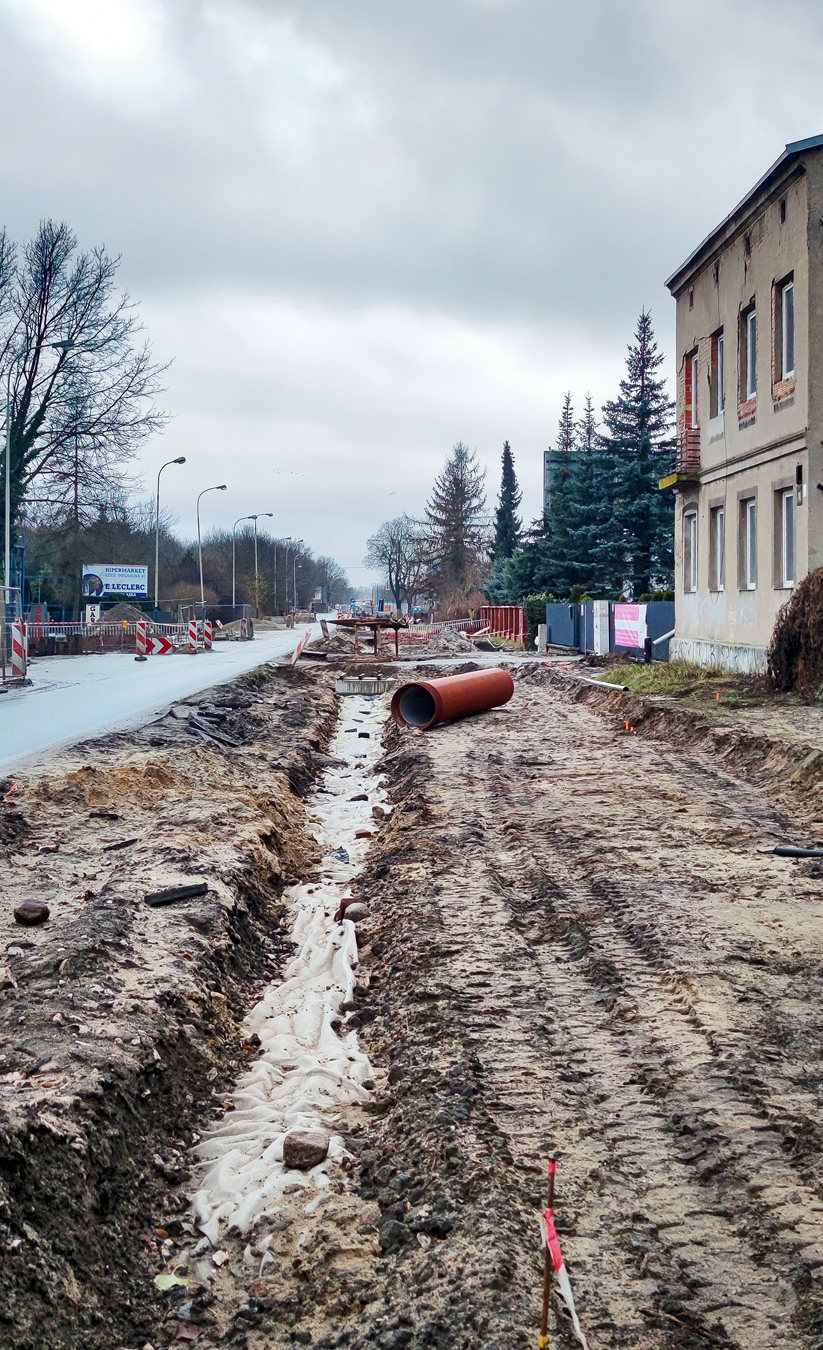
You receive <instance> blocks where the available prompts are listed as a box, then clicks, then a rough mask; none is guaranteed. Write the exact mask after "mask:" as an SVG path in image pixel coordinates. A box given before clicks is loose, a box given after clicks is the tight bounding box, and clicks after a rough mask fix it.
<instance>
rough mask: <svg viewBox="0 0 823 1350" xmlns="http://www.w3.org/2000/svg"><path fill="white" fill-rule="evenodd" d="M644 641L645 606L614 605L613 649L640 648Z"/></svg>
mask: <svg viewBox="0 0 823 1350" xmlns="http://www.w3.org/2000/svg"><path fill="white" fill-rule="evenodd" d="M645 641H646V606H645V605H615V607H614V645H615V647H642V646H643V643H644V642H645Z"/></svg>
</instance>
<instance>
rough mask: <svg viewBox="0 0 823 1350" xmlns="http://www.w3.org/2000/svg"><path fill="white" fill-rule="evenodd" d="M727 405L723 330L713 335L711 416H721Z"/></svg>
mask: <svg viewBox="0 0 823 1350" xmlns="http://www.w3.org/2000/svg"><path fill="white" fill-rule="evenodd" d="M725 406H726V352H725V344H724V341H723V330H722V329H721V330H720V332H719V333H714V334H713V335H712V374H711V381H710V384H709V416H710V417H719V416H720V414H721V413H722V411H723V409H724V408H725Z"/></svg>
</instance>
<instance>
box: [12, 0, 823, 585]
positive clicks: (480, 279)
mask: <svg viewBox="0 0 823 1350" xmlns="http://www.w3.org/2000/svg"><path fill="white" fill-rule="evenodd" d="M821 69H823V6H821V5H820V4H819V3H817V4H815V3H812V2H811V0H808V2H805V0H804V2H802V3H791V0H761V2H760V3H758V0H739V2H738V0H691V3H690V4H689V5H681V4H676V3H674V0H575V2H574V3H573V4H570V3H569V0H562V3H556V2H555V0H411V2H410V0H301V3H300V4H287V3H280V0H0V100H2V102H3V105H4V106H3V109H2V112H3V135H2V140H1V141H0V155H2V178H0V182H2V203H3V207H2V211H3V222H0V223H5V225H6V226H7V228H8V229H9V231H10V233H11V234H12V236H14V237H16V238H18V239H25V238H26V237H27V236H29V235H31V233H32V232H33V231H34V229H35V228H36V225H37V222H38V220H39V219H40V218H42V217H44V216H52V217H55V218H59V219H67V220H69V221H70V222H71V223H72V225H73V226H74V228H75V229H76V231H77V233H78V235H79V238H80V241H81V243H82V244H83V245H85V246H89V245H92V244H97V243H104V244H105V245H106V246H107V247H108V248H109V249H110V250H111V251H113V252H117V253H121V254H122V256H123V264H122V270H121V277H122V280H123V282H124V284H125V285H126V286H127V287H128V289H129V290H130V291H131V293H132V295H133V296H134V298H135V299H137V300H139V301H140V304H141V312H142V315H143V319H144V321H145V324H146V326H147V328H148V330H149V334H150V336H151V339H152V342H153V344H154V349H155V353H156V355H157V357H158V358H160V359H162V360H164V361H165V360H169V359H173V362H174V364H173V366H172V368H171V370H170V372H169V375H168V391H167V394H166V395H165V400H164V402H165V406H166V407H167V408H168V410H169V411H170V412H171V413H172V415H173V421H172V423H171V425H170V427H169V429H168V431H167V432H166V433H165V434H164V435H163V436H162V437H161V438H157V439H155V440H154V441H153V442H152V443H150V444H149V445H147V446H146V448H145V451H144V453H143V456H142V463H143V467H144V468H145V471H146V483H147V491H148V490H149V485H150V483H151V481H152V478H153V475H154V473H155V472H156V469H157V466H158V465H159V464H160V463H161V462H162V461H163V460H164V459H170V458H172V457H173V456H174V455H179V454H185V455H186V456H187V458H188V463H187V464H186V465H185V466H184V467H183V468H174V469H168V470H167V471H166V474H165V475H164V493H165V499H166V501H167V502H168V503H169V505H170V506H171V507H172V509H173V510H174V512H175V514H176V516H177V517H178V518H179V522H180V528H181V529H182V530H183V531H186V532H192V531H193V528H194V518H193V504H194V498H195V496H196V493H197V492H198V491H199V490H200V489H201V488H203V487H207V486H208V485H209V484H210V483H218V482H223V481H225V482H227V483H228V484H229V488H230V491H229V492H226V493H220V494H219V495H218V494H215V495H214V496H212V497H210V498H206V499H205V500H204V502H203V519H204V521H206V522H209V523H211V522H214V523H219V524H223V525H228V526H231V524H232V522H233V520H235V519H236V518H237V517H239V516H242V515H245V514H247V513H249V512H252V511H273V512H274V513H275V517H274V524H275V526H276V528H277V531H278V533H281V534H293V535H296V536H302V537H303V538H304V539H305V540H306V542H307V543H308V544H309V545H310V546H311V547H312V548H313V549H314V550H315V551H316V552H318V553H331V554H333V555H334V556H335V557H336V558H337V559H338V560H339V561H340V562H342V563H343V564H344V565H346V566H347V568H348V569H349V571H350V575H351V576H352V578H353V580H356V581H361V582H362V581H364V580H367V578H368V573H366V572H365V571H362V570H361V571H357V570H355V568H356V565H357V564H360V563H361V562H362V557H363V552H364V547H365V541H366V539H367V537H368V535H369V534H370V533H372V532H373V531H374V530H375V529H376V527H377V526H378V525H379V524H380V522H381V521H382V520H384V519H386V518H388V517H389V516H391V515H396V514H398V513H399V512H400V511H402V510H406V511H408V512H410V513H411V514H414V513H418V512H420V511H421V510H422V507H423V503H424V501H425V499H426V496H427V494H428V492H429V490H430V487H431V483H432V481H433V478H434V476H435V474H436V473H437V471H438V469H439V467H440V465H441V463H442V461H443V458H444V456H445V455H446V453H447V452H448V450H449V448H450V447H451V445H452V444H453V443H454V441H456V440H458V439H462V440H464V441H466V442H467V443H468V444H469V445H470V446H471V447H473V448H476V449H477V451H478V454H479V457H480V459H481V461H482V462H483V463H484V464H485V465H487V466H488V469H489V473H488V480H487V481H488V487H489V496H490V502H491V500H492V499H493V498H494V496H495V495H496V492H497V487H498V482H499V462H500V461H499V457H500V450H501V447H502V443H503V441H504V439H506V438H508V440H509V441H510V442H511V445H512V448H513V450H514V453H515V459H516V466H517V471H518V474H519V477H520V480H521V483H522V485H523V488H524V511H525V515H526V517H527V518H531V517H532V516H534V515H535V514H536V513H537V511H538V510H539V507H540V492H541V473H542V451H543V450H544V449H545V448H546V447H547V446H549V445H550V444H551V443H552V441H553V439H554V437H555V435H556V427H557V418H558V414H559V408H560V401H561V398H562V396H563V393H564V392H565V390H566V389H567V388H570V389H571V390H572V391H573V394H574V397H575V402H576V404H577V405H578V406H579V405H582V401H583V398H584V396H585V394H586V392H587V391H589V390H590V391H591V393H592V395H593V396H594V398H595V401H596V403H597V404H598V405H600V404H601V403H602V402H603V401H604V400H605V399H606V398H609V397H611V396H613V394H614V392H615V390H616V385H617V381H618V380H619V379H620V376H621V372H622V365H623V361H624V356H625V348H626V344H627V342H628V340H629V338H630V336H631V332H632V329H633V326H634V323H635V321H636V318H637V314H638V312H639V310H640V309H641V307H642V306H644V305H645V306H648V307H649V308H650V309H651V311H652V314H653V316H654V320H655V324H656V328H657V332H658V336H659V338H660V341H661V344H662V346H663V348H664V349H665V350H666V351H667V352H669V351H671V348H672V341H673V327H674V324H673V318H674V304H673V301H672V300H671V299H670V297H669V295H668V292H667V291H666V290H665V287H664V284H663V283H664V280H665V278H666V277H667V276H668V275H669V274H670V273H671V272H672V271H673V270H674V269H675V267H676V265H677V264H678V263H679V262H681V261H682V259H683V258H684V257H685V256H686V255H687V254H688V253H689V252H690V251H691V249H692V248H693V247H694V245H695V244H697V243H698V242H699V241H700V239H702V238H703V237H704V235H706V234H707V233H708V231H709V230H710V228H711V227H712V226H713V225H714V224H716V223H717V221H718V220H719V219H720V218H721V217H722V216H724V215H725V214H726V213H727V212H728V211H729V210H730V208H731V207H732V206H733V205H734V204H735V203H736V202H737V201H738V200H739V198H740V197H742V196H743V194H744V193H745V192H746V190H747V189H748V188H749V187H750V186H751V185H752V184H753V183H754V182H755V180H756V179H757V178H758V177H759V176H760V175H761V173H763V171H764V170H765V169H766V168H767V167H768V165H769V164H771V163H772V161H773V160H774V159H776V157H777V155H778V154H779V153H780V151H781V150H782V147H783V145H784V144H785V142H786V141H790V140H796V139H800V138H801V137H805V136H810V135H814V134H816V133H818V132H820V131H823V109H822V108H821V101H822V100H823V94H822V93H821V90H822V89H823V86H821V78H820V71H821ZM123 561H127V560H123Z"/></svg>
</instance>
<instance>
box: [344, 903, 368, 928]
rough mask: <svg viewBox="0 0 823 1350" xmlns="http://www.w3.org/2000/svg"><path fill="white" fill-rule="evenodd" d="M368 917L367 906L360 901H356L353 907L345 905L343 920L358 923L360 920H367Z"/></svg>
mask: <svg viewBox="0 0 823 1350" xmlns="http://www.w3.org/2000/svg"><path fill="white" fill-rule="evenodd" d="M368 917H369V908H368V905H364V904H363V902H362V901H361V900H356V901H355V902H354V904H353V905H346V908H345V909H344V911H343V918H344V919H351V920H352V922H353V923H358V922H359V921H360V920H361V919H367V918H368Z"/></svg>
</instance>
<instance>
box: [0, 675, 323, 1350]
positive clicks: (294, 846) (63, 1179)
mask: <svg viewBox="0 0 823 1350" xmlns="http://www.w3.org/2000/svg"><path fill="white" fill-rule="evenodd" d="M178 707H181V709H182V705H178ZM182 710H183V711H185V709H182ZM189 711H190V713H192V714H194V716H195V718H196V721H195V723H194V724H192V723H190V722H189V721H187V720H185V719H181V718H179V717H178V716H175V715H172V714H169V715H168V716H165V717H161V718H159V719H158V720H157V721H156V722H154V723H152V724H149V725H148V726H146V727H143V728H140V729H138V730H135V731H133V732H123V733H119V734H116V735H112V736H108V737H105V738H103V739H101V740H99V741H93V742H88V743H86V744H85V745H82V746H79V747H74V748H72V749H70V750H67V751H64V752H62V753H61V754H60V756H59V757H57V758H56V759H55V760H53V761H52V764H51V765H50V769H49V770H48V771H46V772H43V771H42V770H40V771H31V772H28V773H27V772H20V773H19V774H15V775H14V777H13V780H12V782H11V783H10V784H6V786H7V788H8V790H7V792H6V793H5V796H6V798H7V799H8V800H6V801H4V802H3V803H1V804H0V864H2V867H0V941H1V942H2V950H0V1155H1V1156H2V1166H0V1243H2V1247H3V1250H4V1260H3V1261H2V1262H0V1342H2V1343H3V1344H10V1345H14V1347H15V1350H35V1347H39V1346H40V1345H42V1344H43V1339H44V1329H47V1332H46V1339H47V1340H48V1343H49V1345H50V1346H52V1347H53V1350H73V1348H74V1347H75V1346H77V1345H81V1344H82V1345H83V1346H84V1347H88V1350H111V1347H112V1346H130V1347H136V1346H141V1345H144V1344H146V1343H151V1344H153V1345H155V1346H157V1347H159V1346H160V1345H166V1344H168V1343H169V1341H170V1340H171V1339H172V1337H173V1334H174V1329H175V1327H176V1325H177V1322H178V1318H177V1315H176V1307H177V1302H179V1301H180V1298H179V1297H178V1299H177V1301H176V1302H175V1301H174V1294H175V1292H176V1293H177V1294H178V1296H179V1295H180V1294H181V1290H180V1289H179V1288H178V1289H177V1290H176V1291H175V1290H173V1289H172V1290H170V1291H164V1290H163V1289H162V1288H161V1287H156V1286H155V1283H154V1280H155V1276H156V1275H157V1274H158V1273H159V1272H162V1271H163V1269H164V1261H163V1256H162V1252H161V1251H160V1250H159V1249H160V1246H161V1243H162V1242H166V1243H168V1242H169V1241H173V1239H174V1235H175V1234H179V1232H180V1231H181V1225H184V1224H186V1223H188V1218H187V1201H186V1198H185V1193H184V1186H185V1182H186V1179H187V1158H186V1151H187V1149H188V1147H189V1145H190V1144H191V1143H192V1141H193V1139H194V1138H195V1132H196V1131H197V1129H198V1128H199V1127H201V1126H202V1123H203V1121H204V1120H206V1119H208V1118H209V1117H210V1116H211V1114H212V1112H213V1109H214V1103H213V1101H212V1095H213V1093H214V1092H215V1091H218V1092H222V1093H225V1091H226V1089H227V1087H228V1085H229V1084H230V1083H231V1082H232V1081H233V1080H234V1079H235V1078H236V1076H237V1073H238V1072H239V1070H240V1068H241V1065H242V1064H244V1063H245V1062H247V1059H248V1054H249V1048H248V1047H244V1045H243V1041H242V1037H241V1036H240V1034H239V1030H238V1027H239V1022H240V1020H241V1019H242V1017H243V1015H244V1014H245V1012H246V1010H247V1008H248V1006H249V1003H250V1002H251V1001H252V1000H253V999H254V997H255V994H256V991H257V990H258V989H259V988H261V987H262V986H263V984H264V983H265V982H266V981H267V980H269V979H270V978H271V977H272V976H273V975H276V974H277V973H278V972H279V970H280V969H281V965H282V964H283V963H284V962H285V961H287V960H288V959H290V957H291V954H292V950H293V948H292V944H291V943H290V942H289V941H288V939H287V937H286V935H285V934H284V933H283V932H282V931H281V929H280V919H281V916H282V913H283V908H282V903H281V900H280V896H281V892H282V890H283V887H284V886H285V885H286V884H287V883H288V882H289V881H290V880H291V879H292V878H293V877H295V876H297V875H300V874H302V875H307V874H310V873H311V869H312V867H314V866H316V865H317V861H318V859H319V851H318V848H317V845H316V843H315V841H314V839H313V838H312V837H311V835H310V834H309V833H308V830H307V822H306V819H305V807H304V804H303V800H302V799H303V798H304V796H305V794H306V792H307V791H308V788H309V786H310V784H311V781H312V779H313V777H314V775H315V773H316V771H317V769H318V768H319V767H320V766H321V765H322V764H323V763H324V762H325V760H326V757H325V756H324V754H323V753H322V749H323V747H325V745H326V743H327V741H328V737H329V735H330V733H331V730H332V728H333V725H334V720H335V713H336V701H335V698H334V695H333V693H332V691H331V688H330V682H329V681H325V682H324V681H323V679H322V678H321V677H320V676H319V673H318V674H317V675H316V674H315V672H314V671H311V670H308V671H302V670H298V669H296V668H295V669H288V670H280V669H277V668H273V667H263V668H261V669H260V670H258V671H252V672H250V673H249V674H248V675H245V676H243V677H241V678H240V679H238V680H236V681H234V682H233V683H231V684H227V685H221V686H219V688H217V689H216V690H212V691H210V693H209V695H207V696H206V695H204V696H202V697H201V698H200V699H199V700H198V701H197V702H194V703H193V706H191V707H190V708H189ZM203 728H205V730H203ZM218 737H219V738H220V739H219V740H218ZM241 743H242V744H241ZM6 820H7V822H8V828H4V821H6ZM192 883H201V884H202V886H203V889H204V891H205V893H204V894H201V895H194V896H191V897H189V898H184V899H181V900H177V901H175V902H174V903H170V904H162V905H160V906H158V907H152V906H150V905H148V904H147V902H146V896H147V895H149V894H153V893H156V892H160V891H163V890H164V889H166V888H168V887H179V886H190V885H191V884H192ZM29 897H36V898H38V899H40V900H43V901H45V902H46V903H47V905H48V906H49V909H50V911H51V913H50V917H49V919H48V921H47V922H46V923H45V924H43V925H41V926H38V927H34V928H28V927H21V926H20V924H18V923H16V922H15V920H14V917H13V911H14V909H15V907H16V906H17V905H19V903H20V902H21V900H23V899H27V898H29ZM252 1052H253V1047H252ZM158 1228H160V1229H162V1230H163V1232H164V1234H165V1235H166V1236H164V1237H162V1238H161V1237H159V1236H158V1234H157V1233H156V1230H157V1229H158ZM167 1318H169V1319H170V1321H169V1326H166V1325H164V1324H165V1322H166V1320H167ZM3 1327H5V1328H6V1330H5V1333H4V1331H3Z"/></svg>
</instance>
